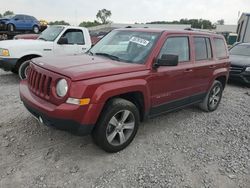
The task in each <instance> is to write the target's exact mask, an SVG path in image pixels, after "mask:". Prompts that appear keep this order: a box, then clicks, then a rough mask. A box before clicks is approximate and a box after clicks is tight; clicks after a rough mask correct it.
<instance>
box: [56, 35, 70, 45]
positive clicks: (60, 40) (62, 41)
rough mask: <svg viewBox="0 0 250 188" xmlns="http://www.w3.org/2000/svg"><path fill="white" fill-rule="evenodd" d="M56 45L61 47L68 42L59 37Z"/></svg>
mask: <svg viewBox="0 0 250 188" xmlns="http://www.w3.org/2000/svg"><path fill="white" fill-rule="evenodd" d="M57 43H58V44H61V45H63V44H68V43H69V42H68V39H67V38H65V37H61V38H60V39H59V40H58V42H57Z"/></svg>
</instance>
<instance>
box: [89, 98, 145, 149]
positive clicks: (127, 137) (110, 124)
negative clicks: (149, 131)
mask: <svg viewBox="0 0 250 188" xmlns="http://www.w3.org/2000/svg"><path fill="white" fill-rule="evenodd" d="M139 121H140V118H139V112H138V109H137V107H136V106H135V105H134V104H133V103H131V102H130V101H127V100H124V99H120V98H117V99H113V100H111V101H109V102H108V103H107V105H106V106H105V107H104V110H103V112H102V114H101V117H100V119H99V120H98V122H97V125H96V127H95V129H94V131H93V133H92V137H93V139H94V141H95V143H96V144H97V145H98V146H100V147H101V148H102V149H104V150H105V151H106V152H110V153H114V152H118V151H121V150H123V149H124V148H125V147H127V146H128V145H129V144H130V143H131V142H132V140H133V139H134V137H135V135H136V133H137V130H138V126H139Z"/></svg>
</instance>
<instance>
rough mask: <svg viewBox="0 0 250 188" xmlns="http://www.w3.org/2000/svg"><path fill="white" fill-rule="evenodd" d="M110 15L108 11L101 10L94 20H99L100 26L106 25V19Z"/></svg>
mask: <svg viewBox="0 0 250 188" xmlns="http://www.w3.org/2000/svg"><path fill="white" fill-rule="evenodd" d="M111 15H112V13H111V11H110V10H107V9H102V10H99V11H98V13H97V14H96V18H97V19H100V20H101V22H102V24H107V23H108V18H109V17H111Z"/></svg>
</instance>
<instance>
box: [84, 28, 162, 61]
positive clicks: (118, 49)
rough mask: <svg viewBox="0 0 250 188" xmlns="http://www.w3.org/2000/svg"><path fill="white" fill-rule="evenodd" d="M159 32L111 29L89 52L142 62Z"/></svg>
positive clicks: (120, 59)
mask: <svg viewBox="0 0 250 188" xmlns="http://www.w3.org/2000/svg"><path fill="white" fill-rule="evenodd" d="M158 36H159V33H153V32H140V31H128V30H126V31H119V30H116V31H112V32H111V33H109V34H108V35H107V36H105V37H104V38H103V39H102V40H101V41H100V42H98V43H97V44H96V45H95V46H94V47H93V48H92V49H90V51H89V53H90V54H92V55H100V56H106V57H108V58H110V59H115V60H119V61H125V62H129V63H144V62H145V60H146V58H147V57H148V55H149V53H150V52H151V49H152V48H153V46H154V44H155V42H156V41H157V38H158Z"/></svg>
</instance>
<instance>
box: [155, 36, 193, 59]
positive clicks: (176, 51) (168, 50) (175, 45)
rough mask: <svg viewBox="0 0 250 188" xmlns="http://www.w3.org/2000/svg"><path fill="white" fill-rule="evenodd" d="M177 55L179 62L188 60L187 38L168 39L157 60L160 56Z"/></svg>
mask: <svg viewBox="0 0 250 188" xmlns="http://www.w3.org/2000/svg"><path fill="white" fill-rule="evenodd" d="M163 54H164V55H177V56H179V62H185V61H189V60H190V53H189V40H188V37H169V38H168V39H167V40H166V41H165V43H164V45H163V47H162V49H161V52H160V55H159V58H161V57H162V55H163Z"/></svg>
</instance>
